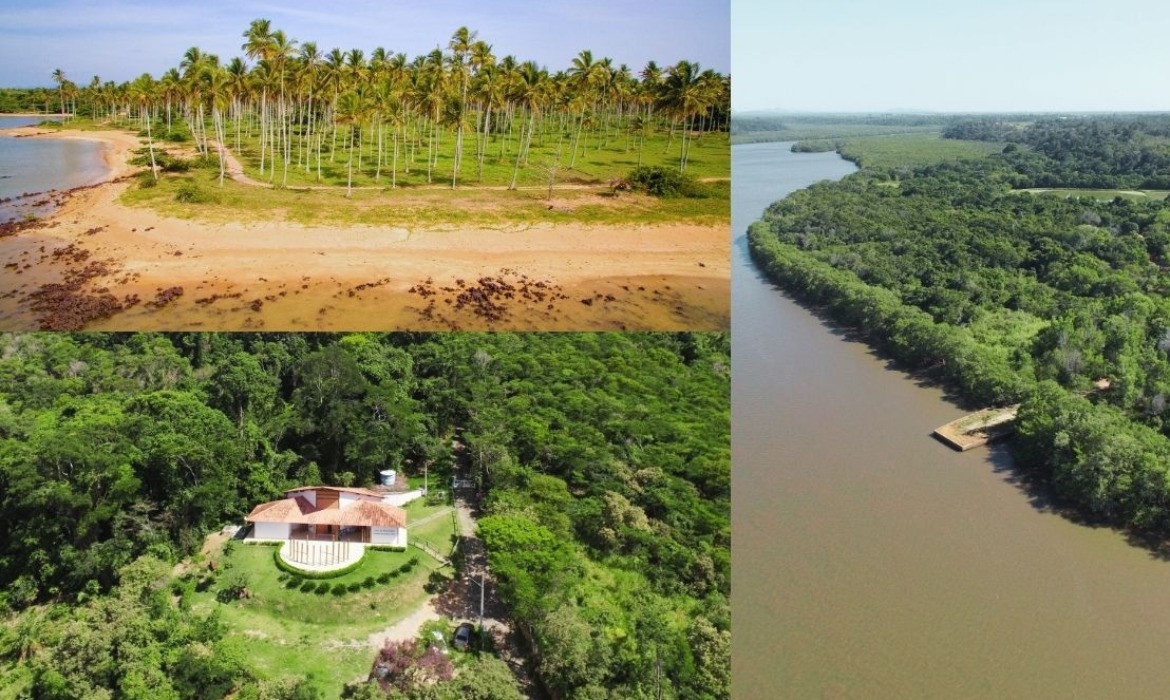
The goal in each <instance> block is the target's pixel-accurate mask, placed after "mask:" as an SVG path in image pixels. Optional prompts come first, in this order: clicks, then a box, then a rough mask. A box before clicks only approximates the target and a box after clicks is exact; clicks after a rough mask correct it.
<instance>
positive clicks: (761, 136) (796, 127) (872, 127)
mask: <svg viewBox="0 0 1170 700" xmlns="http://www.w3.org/2000/svg"><path fill="white" fill-rule="evenodd" d="M941 129H942V127H941V126H938V125H934V124H931V125H921V126H908V125H883V124H869V123H865V122H856V123H852V122H831V123H823V124H816V123H794V124H793V125H792V126H789V127H787V128H784V129H774V130H769V131H752V132H746V133H738V134H735V135H734V136H732V137H731V142H732V143H733V144H739V143H762V142H766V141H808V140H817V139H844V138H857V137H866V136H881V135H889V134H929V133H938V132H939V131H940V130H941Z"/></svg>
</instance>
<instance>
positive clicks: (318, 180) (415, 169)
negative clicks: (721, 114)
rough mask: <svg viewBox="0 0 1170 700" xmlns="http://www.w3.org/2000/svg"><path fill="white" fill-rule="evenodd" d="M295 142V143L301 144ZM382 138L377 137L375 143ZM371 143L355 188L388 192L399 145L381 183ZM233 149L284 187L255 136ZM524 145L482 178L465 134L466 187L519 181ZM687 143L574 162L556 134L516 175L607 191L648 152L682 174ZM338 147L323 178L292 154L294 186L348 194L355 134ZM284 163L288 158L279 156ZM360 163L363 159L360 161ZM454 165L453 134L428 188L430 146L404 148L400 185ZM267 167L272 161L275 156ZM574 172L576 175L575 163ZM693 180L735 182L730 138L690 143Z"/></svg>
mask: <svg viewBox="0 0 1170 700" xmlns="http://www.w3.org/2000/svg"><path fill="white" fill-rule="evenodd" d="M294 138H296V137H294ZM375 138H376V137H375ZM366 139H367V141H366V142H365V143H363V144H362V147H361V148H360V149H359V148H357V147H356V146H355V148H354V159H353V166H354V172H353V186H354V187H359V186H371V187H382V186H385V187H389V186H390V184H391V179H392V169H393V167H394V160H393V143H392V142H391V140H390V133H389V131H387V132H386V134H385V136H384V137H383V144H382V148H383V153H384V156H383V164H382V167H381V175H380V177H378V166H377V156H376V154H377V148H378V144H377V142H376V140H375V141H369V140H368V139H370V136H369V135H368V134H367V136H366ZM228 141H229V143H228V147H229V148H231V149H232V150H233V152H235V155H236V157H237V158H239V160H240V162H241V163H242V164H243V166H244V171H245V173H247V174H248V175H249V176H250V177H252V178H254V179H256V180H261V181H264V182H274V183H276V184H280V183H283V182H284V180H285V174H284V164H283V160H278V163H277V167H276V172H275V173H273V172H272V170H271V169H270V168H269V167H268V166H269V165H270V162H266V163H265V170H264V172H263V173H261V172H260V142H259V138H258V137H256V136H253V137H251V138H249V137H242V138H241V139H240V147H239V148H238V149H237V148H236V145H235V144H236V139H235V136H234V134H232V135H229V137H228ZM516 142H517V139H516V136H515V135H513V136H511V137H510V138H498V137H497V138H494V139H493V140H492V142H491V143H490V144H489V145H488V147H487V149H486V151H485V156H484V163H483V173H482V177H481V176H480V172H479V165H478V163H477V161H476V145H475V135H474V134H465V136H464V140H463V151H462V164H461V165H460V168H459V178H458V184H459V185H462V186H478V185H482V186H496V187H503V186H507V185H508V184H509V183H511V181H512V172H513V169H514V168H515V164H516V148H517V143H516ZM681 144H682V139H681V138H680V137H679V135H678V134H675V135H674V136H673V137H671V136H670V135H669V134H667V133H655V134H653V135H651V136H648V137H647V139H646V143H645V145H644V146H643V147H642V148H641V149H639V148H638V147H637V145H636V144H635V142H634V141H633V139H630V138H627V136H626V135H625V134H622V133H621V132H618V131H616V130H614V131H613V132H611V134H610V136H609V138H608V139H604V140H603V139H599V138H598V137H596V136H594V137H591V138H590V139H589V140H588V141H587V142H586V144H585V147H584V148H583V149H578V154H577V158H576V160H575V161H573V159H572V152H571V151H572V143H571V139H570V138H569V137H568V136H567V135H561V136H560V137H558V135H557V134H555V133H546V134H543V135H541V134H538V135H537V136H535V137H534V139H533V142H532V151H531V153H530V154H529V155H528V158H527V162H522V163H521V165H520V170H519V172H518V174H517V180H516V184H517V185H519V186H521V187H524V186H531V187H535V186H546V185H547V184H548V182H547V179H546V178H547V176H548V173H547V171H546V169H545V166H546V165H547V164H550V163H556V164H558V169H557V172H556V177H555V179H556V181H557V182H558V183H561V184H604V183H607V182H609V181H610V180H614V179H618V178H622V177H625V176H626V175H627V174H629V172H630V171H631V170H633V169H634V168H636V167H637V166H638V154H639V150H641V161H642V165H646V166H653V165H660V166H664V167H675V168H677V167H678V158H679V148H680V147H681ZM332 146H333V143H332V140H331V139H327V140H326V142H325V143H324V144H323V147H322V150H321V155H322V160H323V162H322V164H321V168H320V177H318V170H317V161H316V156H315V154H310V156H311V157H309V158H306V157H305V154H304V153H303V152H301V153H296V152H295V149H294V152H292V153H291V154H290V161H291V162H290V163H289V167H288V185H289V186H290V187H293V186H304V185H332V186H337V187H345V186H346V182H347V179H348V164H349V148H348V133H347V131H346V130H342V131H341V132H340V133H339V135H338V138H337V145H336V148H335V149H334V148H332ZM277 155H278V156H280V155H281V154H279V153H278V154H277ZM359 156H360V158H359ZM454 158H455V139H454V138H452V137H451V136H450V135H449V134H448V135H446V136H445V137H444V138H443V139H441V140H440V142H439V148H438V156H437V157H436V158H435V164H434V166H433V167H432V169H431V173H430V175H431V179H430V182H428V181H427V146H426V141H425V139H424V140H423V142H422V144H421V145H419V144H414V145H413V147H404V146H403V145H401V144H400V145H399V154H398V164H397V185H398V186H400V187H411V186H421V185H428V184H434V185H447V186H450V185H451V180H452V175H453V164H454ZM267 160H268V161H270V160H271V153H270V154H269V156H268V158H267ZM571 162H572V163H573V167H571V168H570V167H569V164H570V163H571ZM687 172H688V173H689V174H690V175H692V176H693V177H696V178H709V177H723V178H726V177H730V175H731V148H730V145H729V141H728V136H727V134H726V133H710V134H703V135H701V136H698V137H696V138H694V139H693V140H692V141H691V142H690V146H689V156H688V161H687Z"/></svg>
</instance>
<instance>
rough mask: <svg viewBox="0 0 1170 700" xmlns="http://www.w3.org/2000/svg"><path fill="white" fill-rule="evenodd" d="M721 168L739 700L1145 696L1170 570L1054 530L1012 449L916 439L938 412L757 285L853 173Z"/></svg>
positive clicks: (1061, 526)
mask: <svg viewBox="0 0 1170 700" xmlns="http://www.w3.org/2000/svg"><path fill="white" fill-rule="evenodd" d="M745 149H746V150H745ZM734 162H735V168H736V170H735V174H734V178H735V179H734V182H735V188H736V189H735V192H734V200H733V201H734V204H733V214H732V216H733V227H734V231H735V236H736V244H735V245H734V246H733V251H734V252H733V254H734V256H735V257H734V263H733V268H734V274H733V278H734V281H733V286H734V289H733V297H734V299H735V309H734V313H735V319H736V321H735V325H734V329H733V340H732V348H733V353H734V357H733V362H734V366H735V374H734V375H733V406H732V417H733V422H734V423H733V446H732V453H733V456H732V461H733V464H734V465H735V467H734V468H735V477H734V479H733V482H732V488H733V496H732V499H733V503H734V504H735V514H734V517H733V539H734V541H735V543H736V544H735V549H734V554H733V557H734V563H733V570H734V572H735V576H736V583H735V602H734V605H733V629H734V633H733V645H734V646H733V655H732V658H733V675H734V677H735V679H736V688H737V690H736V693H737V695H738V694H743V695H744V696H745V697H834V698H904V697H963V698H966V697H1073V696H1077V697H1080V696H1083V697H1156V696H1157V695H1158V694H1159V693H1160V688H1161V687H1164V685H1165V683H1166V682H1167V681H1170V671H1166V670H1165V669H1164V665H1162V664H1161V663H1160V661H1159V660H1158V659H1159V649H1160V646H1161V642H1160V641H1159V640H1161V639H1163V638H1164V636H1165V634H1166V631H1167V630H1168V629H1170V612H1167V610H1170V606H1167V603H1168V602H1170V594H1168V593H1167V591H1170V567H1168V566H1167V565H1166V563H1165V562H1164V561H1163V559H1162V558H1161V557H1160V556H1158V555H1157V554H1154V555H1151V553H1150V552H1149V551H1148V550H1145V549H1141V548H1137V547H1134V546H1131V544H1130V542H1129V541H1128V540H1127V537H1126V535H1125V534H1124V533H1121V532H1117V531H1115V530H1111V529H1108V528H1098V527H1086V526H1084V525H1082V524H1078V523H1076V522H1072V521H1070V520H1068V519H1066V518H1065V517H1063V516H1062V515H1061V514H1060V512H1059V511H1058V509H1057V508H1055V507H1054V506H1053V504H1052V503H1051V502H1050V500H1049V499H1048V497H1047V496H1046V494H1045V493H1044V491H1043V489H1039V488H1036V487H1035V486H1034V485H1032V484H1030V483H1028V482H1027V480H1026V474H1023V473H1021V471H1019V470H1018V469H1017V467H1016V465H1015V464H1014V463H1013V460H1012V457H1011V454H1010V452H1009V451H1008V450H1007V449H1005V448H1002V447H995V446H992V447H990V448H988V449H980V450H974V451H971V452H967V453H957V452H954V451H952V450H950V449H949V448H948V447H946V446H944V445H942V444H941V443H939V442H937V441H935V440H932V439H930V437H929V432H930V430H931V429H932V428H933V427H935V426H937V425H941V424H943V423H945V422H947V421H949V420H952V419H954V418H955V417H956V416H958V415H960V414H961V413H963V409H961V408H960V407H958V406H956V405H955V404H954V403H953V402H952V401H951V397H949V396H948V395H947V394H946V393H945V392H944V391H943V390H942V389H941V388H939V387H938V386H934V385H929V384H924V383H923V382H922V381H921V380H920V378H916V377H913V376H910V375H907V374H905V373H904V372H902V371H899V370H897V369H893V368H892V367H891V365H890V363H889V361H888V360H887V359H886V358H883V357H881V356H879V355H878V354H877V353H875V352H874V351H873V350H871V349H870V348H869V347H868V346H867V345H865V344H863V343H861V342H857V340H856V336H855V334H852V333H851V332H850V331H849V330H848V329H846V328H843V327H842V326H840V325H838V324H836V323H834V322H832V321H830V320H827V319H826V318H824V317H818V316H816V315H814V314H812V313H810V311H809V310H808V309H807V308H805V307H802V306H801V305H800V304H798V303H796V302H795V301H793V300H792V299H791V298H789V297H788V296H786V295H784V294H782V293H778V292H777V291H776V289H775V286H774V285H773V283H771V282H770V281H768V280H767V279H766V278H764V276H763V275H762V273H760V272H759V271H758V269H757V268H756V267H755V266H754V265H753V264H752V262H751V260H750V259H749V258H748V257H747V245H746V240H745V239H744V237H743V233H744V231H745V230H746V228H747V225H748V224H749V223H750V222H751V221H753V220H755V219H756V218H758V217H759V215H760V213H761V212H762V210H763V208H764V207H765V206H767V204H769V203H770V202H772V201H775V200H776V199H778V198H780V197H782V196H783V195H784V194H786V193H787V192H790V191H793V190H795V189H798V188H802V187H807V186H808V185H810V184H812V183H814V182H817V181H819V180H823V179H838V178H840V177H843V176H844V175H847V174H848V173H849V172H852V170H853V168H852V167H851V166H849V165H848V164H845V163H843V162H842V161H841V160H840V159H839V158H838V157H837V156H836V155H835V154H832V153H823V154H793V153H791V152H789V151H788V150H787V147H785V146H784V145H782V144H777V145H772V144H768V145H763V146H760V147H756V146H748V147H736V150H735V155H734ZM778 581H779V583H778Z"/></svg>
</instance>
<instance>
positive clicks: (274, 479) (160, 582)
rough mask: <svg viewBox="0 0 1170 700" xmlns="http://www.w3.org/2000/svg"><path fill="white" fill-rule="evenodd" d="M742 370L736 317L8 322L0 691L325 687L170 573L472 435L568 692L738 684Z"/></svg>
mask: <svg viewBox="0 0 1170 700" xmlns="http://www.w3.org/2000/svg"><path fill="white" fill-rule="evenodd" d="M729 371H730V360H729V342H728V338H727V336H726V334H707V335H703V334H696V335H691V334H679V335H667V334H646V335H638V334H584V335H574V334H519V335H510V334H484V335H480V334H440V335H414V334H399V335H395V334H391V335H376V334H361V335H344V336H338V335H313V334H287V335H266V334H229V335H220V334H170V335H163V334H134V335H123V334H109V335H107V334H79V335H66V334H30V335H3V336H0V387H3V389H0V518H2V519H3V521H4V522H5V523H6V527H5V534H6V536H5V537H4V538H2V539H0V611H2V614H3V616H4V622H3V623H2V624H0V676H6V677H7V678H8V680H6V681H0V696H9V695H12V694H21V693H23V694H26V695H29V696H36V697H47V698H82V697H86V698H88V697H151V698H160V697H161V698H170V697H173V698H187V697H223V696H225V695H234V696H235V697H241V698H245V697H256V698H276V697H281V698H284V697H287V698H293V697H297V698H301V697H304V698H310V697H317V696H318V695H319V694H320V692H321V691H320V689H319V688H315V687H314V686H313V684H312V683H310V682H308V681H306V680H305V679H303V678H299V677H298V674H297V669H295V668H294V669H288V670H287V671H288V672H287V673H286V674H278V675H275V676H274V675H273V674H271V673H264V672H261V671H260V670H258V669H257V668H255V667H254V665H253V664H251V663H250V661H249V657H248V655H247V654H246V653H245V649H244V648H243V647H242V645H241V643H240V640H239V637H238V636H236V635H231V634H228V632H229V630H227V629H226V628H225V625H224V623H223V622H222V621H221V620H219V618H218V616H217V615H216V614H214V613H213V614H212V615H211V616H210V617H207V616H200V615H199V614H195V613H192V612H191V610H190V609H189V608H185V607H184V605H183V604H182V599H179V600H178V601H176V599H175V598H174V597H173V596H172V595H171V594H170V592H169V591H168V590H167V588H166V580H167V575H168V573H169V571H170V569H171V567H172V566H173V565H174V564H175V563H176V562H178V561H179V560H180V559H181V558H183V557H184V556H186V555H189V554H190V553H192V552H193V551H194V550H195V549H197V548H198V547H199V545H200V543H201V542H202V540H203V536H204V534H205V533H207V532H209V531H211V530H215V529H218V528H219V527H221V526H222V525H223V524H225V523H230V522H240V521H241V519H242V516H243V515H244V514H246V513H247V512H248V511H249V510H250V509H251V507H252V506H253V505H255V504H256V503H258V502H261V501H265V500H270V499H272V498H273V497H275V496H277V495H279V493H280V492H281V490H282V489H283V488H287V487H291V486H298V485H303V484H312V483H326V484H338V485H361V484H368V483H371V482H372V480H373V478H374V477H375V475H376V472H377V470H379V469H383V468H387V467H398V468H399V469H402V470H404V471H406V472H407V473H408V474H411V475H413V474H415V473H417V472H418V471H419V470H420V467H421V465H422V464H424V463H426V464H429V465H430V470H431V471H430V478H431V479H432V480H435V479H442V478H444V475H445V474H446V475H448V476H449V475H450V473H451V471H450V470H451V468H452V458H451V452H450V444H451V438H452V436H455V435H458V436H459V437H461V439H462V440H463V441H464V442H465V443H466V444H467V446H468V448H469V450H470V455H471V465H472V468H473V478H474V479H475V480H477V481H478V482H479V484H480V486H481V489H482V491H483V492H484V493H485V497H486V500H485V510H486V512H485V516H486V517H483V518H482V519H481V521H480V523H481V537H482V538H483V540H484V541H485V543H486V544H487V546H488V555H489V561H490V562H491V568H492V570H493V572H494V573H495V576H496V577H497V579H498V580H499V582H500V586H501V597H502V598H503V599H504V602H505V603H507V604H508V605H509V607H510V608H511V609H512V611H513V615H514V617H515V619H516V621H517V623H518V624H520V625H521V626H522V627H523V628H524V629H525V630H526V631H527V632H528V636H529V637H530V639H531V640H532V641H533V643H534V646H535V660H536V670H537V674H538V676H539V678H540V679H541V681H542V682H543V683H544V684H545V685H546V686H547V687H549V688H550V689H552V690H554V691H555V692H556V693H557V694H558V695H559V696H560V697H566V698H578V697H579V698H593V697H631V698H637V697H646V698H649V697H668V698H675V697H676V698H726V697H728V696H729V678H728V674H729V669H730V659H729V653H730V632H729V624H730V622H729V603H728V601H729V596H730V572H729V562H730V556H729V553H730V526H729V516H730V504H729V479H730V467H729V460H730V457H729V451H730V437H729V430H730V426H729V402H730V396H729V394H730V388H729V387H730V384H729ZM432 483H436V482H434V481H433V482H432ZM273 573H274V576H275V574H276V573H277V572H276V571H275V568H274V571H273ZM452 688H454V686H452ZM448 690H450V693H452V694H442V693H440V694H434V693H437V692H438V691H435V690H434V689H431V690H426V691H425V692H424V690H420V691H419V692H420V693H423V694H422V695H418V697H455V696H459V697H466V695H458V694H457V693H456V691H455V690H452V689H448ZM432 691H433V692H432ZM334 692H336V690H334ZM447 692H448V691H443V693H447ZM461 692H465V691H461ZM427 693H431V694H427ZM659 693H661V694H659ZM412 697H414V696H412ZM476 697H480V696H476ZM482 697H494V696H486V695H485V696H482ZM501 697H503V696H501ZM508 697H511V696H508Z"/></svg>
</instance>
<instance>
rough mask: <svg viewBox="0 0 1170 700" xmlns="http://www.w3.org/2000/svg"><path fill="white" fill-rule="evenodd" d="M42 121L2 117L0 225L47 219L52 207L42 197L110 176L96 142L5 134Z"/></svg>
mask: <svg viewBox="0 0 1170 700" xmlns="http://www.w3.org/2000/svg"><path fill="white" fill-rule="evenodd" d="M42 119H43V118H42V117H0V221H11V220H13V219H19V218H22V217H24V216H26V215H29V214H33V215H35V216H44V215H46V214H48V213H49V212H50V211H52V206H51V204H45V203H44V202H45V200H46V199H47V197H46V196H44V195H41V194H39V193H45V192H48V191H50V190H67V189H71V188H73V187H80V186H82V185H89V184H93V183H95V182H98V181H99V180H101V179H102V178H103V177H105V176H106V174H107V173H108V172H109V169H108V168H107V167H106V164H105V161H104V160H103V159H102V144H100V143H98V142H96V141H81V140H72V139H70V140H57V139H37V138H15V137H13V136H10V135H6V134H5V133H4V132H3V130H4V129H10V128H13V127H18V126H30V125H35V124H38V123H39V122H40V121H42ZM30 195H31V196H30ZM2 200H9V201H2Z"/></svg>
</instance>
